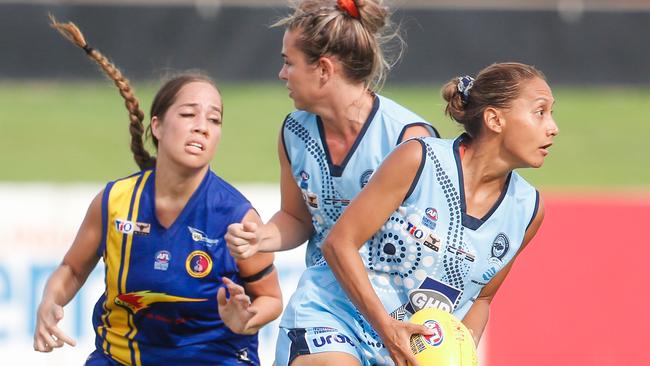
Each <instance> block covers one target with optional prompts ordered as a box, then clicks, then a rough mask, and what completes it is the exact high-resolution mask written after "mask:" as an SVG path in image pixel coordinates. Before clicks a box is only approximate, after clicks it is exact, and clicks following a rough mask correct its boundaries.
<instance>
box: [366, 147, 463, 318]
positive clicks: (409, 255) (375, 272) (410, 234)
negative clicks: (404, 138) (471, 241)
mask: <svg viewBox="0 0 650 366" xmlns="http://www.w3.org/2000/svg"><path fill="white" fill-rule="evenodd" d="M426 146H427V148H426V149H427V150H426V156H427V160H428V164H429V165H430V166H429V168H427V169H425V170H424V172H433V177H431V178H429V177H426V176H424V175H423V176H421V178H420V179H435V180H436V182H437V184H438V186H439V187H440V188H441V190H442V192H443V194H444V201H446V203H447V209H446V210H443V211H447V212H448V215H449V224H448V227H447V228H446V229H444V228H442V227H440V229H443V230H444V231H443V232H441V233H440V235H439V236H440V238H439V239H440V243H439V245H440V249H439V250H438V251H433V250H430V249H428V248H427V247H426V245H425V243H426V241H427V240H429V238H430V235H433V236H436V238H438V237H437V235H438V234H437V233H438V232H437V231H435V230H431V229H429V228H427V227H426V226H425V225H423V224H422V221H421V220H422V217H423V216H425V207H427V205H426V204H425V203H418V204H419V205H420V206H422V207H418V206H415V205H413V204H405V205H404V206H402V207H400V208H399V209H398V210H396V211H395V212H394V213H393V214H392V215H391V216H390V218H389V219H388V220H387V221H386V223H385V224H384V225H383V226H382V228H381V230H380V231H379V232H378V233H377V234H375V236H374V237H373V238H372V239H371V240H370V241H369V242H368V243H366V245H364V246H363V247H362V248H361V250H360V254H361V255H362V258H363V259H364V264H365V265H366V268H367V269H368V272H369V278H370V281H371V282H372V284H373V287H374V289H375V291H376V292H377V294H378V295H379V296H380V297H382V296H398V297H399V298H401V299H403V300H404V301H407V302H408V293H409V292H411V291H413V290H415V289H417V288H418V286H419V285H420V284H421V283H422V282H423V281H424V280H425V279H426V278H427V277H431V278H437V279H439V280H440V281H442V282H444V283H446V284H447V285H449V286H452V287H454V288H456V289H458V290H460V291H462V290H463V289H464V288H465V281H466V280H467V278H468V277H467V276H468V275H469V272H470V270H471V264H470V263H468V262H467V261H464V260H463V257H462V256H457V255H455V254H454V253H455V251H453V250H452V251H449V250H447V248H449V247H452V248H456V249H462V250H464V251H469V249H468V245H467V243H465V241H464V239H465V238H464V230H465V229H464V227H463V225H462V217H461V202H460V194H459V193H458V189H457V188H456V187H455V186H454V184H453V183H452V180H451V178H450V177H449V176H448V175H447V173H446V172H445V170H444V169H443V167H442V164H441V163H440V161H439V159H438V157H437V156H436V155H435V153H434V151H433V150H432V148H431V147H430V146H429V145H426ZM424 174H426V173H424ZM438 202H440V201H438ZM443 233H444V234H443ZM443 235H444V236H443ZM460 299H461V297H459V298H458V299H456V303H455V304H454V306H457V305H458V303H459V301H460ZM405 305H406V304H404V305H403V306H402V307H401V308H398V309H395V311H394V312H393V313H394V314H392V316H393V317H395V318H396V319H399V318H403V317H404V315H405V311H406V310H405V309H404V307H405Z"/></svg>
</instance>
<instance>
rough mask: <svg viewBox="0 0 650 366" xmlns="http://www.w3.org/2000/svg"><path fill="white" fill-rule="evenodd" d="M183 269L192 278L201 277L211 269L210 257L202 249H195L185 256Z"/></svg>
mask: <svg viewBox="0 0 650 366" xmlns="http://www.w3.org/2000/svg"><path fill="white" fill-rule="evenodd" d="M185 269H186V270H187V273H189V274H190V276H192V277H194V278H203V277H205V276H207V275H209V274H210V271H212V258H210V256H209V255H208V253H206V252H204V251H202V250H195V251H193V252H192V253H190V255H188V256H187V260H186V261H185Z"/></svg>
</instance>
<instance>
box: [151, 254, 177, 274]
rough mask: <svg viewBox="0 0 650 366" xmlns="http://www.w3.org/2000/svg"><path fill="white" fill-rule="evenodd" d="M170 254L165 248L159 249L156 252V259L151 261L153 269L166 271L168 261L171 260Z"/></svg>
mask: <svg viewBox="0 0 650 366" xmlns="http://www.w3.org/2000/svg"><path fill="white" fill-rule="evenodd" d="M171 259H172V255H171V253H169V251H167V250H161V251H159V252H157V253H156V260H155V262H154V263H153V269H157V270H159V271H166V270H167V268H169V261H171Z"/></svg>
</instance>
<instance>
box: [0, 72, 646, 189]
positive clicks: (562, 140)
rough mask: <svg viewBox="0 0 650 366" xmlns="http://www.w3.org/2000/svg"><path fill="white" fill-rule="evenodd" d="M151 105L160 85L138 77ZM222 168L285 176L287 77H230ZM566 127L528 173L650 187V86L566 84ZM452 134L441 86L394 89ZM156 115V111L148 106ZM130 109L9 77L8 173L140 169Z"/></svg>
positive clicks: (271, 178)
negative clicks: (239, 80) (262, 80)
mask: <svg viewBox="0 0 650 366" xmlns="http://www.w3.org/2000/svg"><path fill="white" fill-rule="evenodd" d="M135 88H136V95H137V96H138V97H139V98H140V101H141V103H142V106H144V108H143V109H144V110H145V112H148V107H149V104H150V102H151V100H152V98H153V92H154V91H155V88H156V86H155V85H152V84H147V83H135ZM221 91H222V93H223V96H224V105H225V107H224V109H225V114H224V127H223V139H222V143H221V146H220V147H219V150H218V151H217V156H216V158H215V160H214V162H213V168H214V169H215V171H216V172H217V173H218V174H219V175H221V176H222V177H224V178H225V179H227V180H229V181H233V182H272V183H273V182H277V181H278V176H279V174H278V163H277V146H276V143H277V136H278V131H279V128H280V125H281V123H282V120H283V119H284V116H285V115H286V114H287V113H288V112H290V111H291V110H292V103H291V101H290V100H289V99H288V97H287V93H286V90H285V89H284V87H283V85H282V83H280V82H278V83H274V84H236V85H235V84H225V85H221ZM554 93H555V98H556V100H557V102H556V107H555V119H556V121H557V122H558V124H559V126H560V135H559V136H558V138H557V139H556V144H555V145H554V146H553V148H552V150H551V154H550V156H549V157H548V158H547V160H546V163H545V166H544V167H543V168H542V169H538V170H530V169H529V170H524V171H522V173H523V174H524V175H525V176H526V177H527V178H528V179H529V180H530V181H531V182H533V183H534V184H536V185H539V186H541V187H544V188H551V189H555V188H558V189H571V190H583V189H587V190H591V189H593V190H600V189H611V190H637V189H642V190H650V141H649V139H648V137H649V136H650V117H648V116H647V112H646V111H645V109H644V108H643V106H645V105H647V104H648V101H650V88H645V89H643V88H577V87H571V88H569V87H557V88H555V90H554ZM382 94H384V95H386V96H388V97H391V98H393V99H395V100H396V101H398V102H400V103H402V104H404V105H405V106H407V107H409V108H411V109H412V110H413V111H415V112H417V113H419V114H420V115H422V116H423V117H425V118H426V119H428V120H429V121H431V122H433V124H434V125H435V126H436V128H438V130H439V131H441V133H442V135H443V137H453V136H456V135H458V134H459V133H460V129H459V127H458V126H457V125H456V124H455V123H453V122H452V121H451V120H449V119H447V118H445V117H444V116H443V114H442V110H443V103H442V99H441V97H440V96H439V92H438V86H431V87H428V86H397V87H388V88H386V90H384V91H383V93H382ZM147 114H148V113H147ZM127 124H128V122H127V116H126V109H125V108H124V106H123V104H122V100H121V98H120V97H119V95H118V94H117V91H116V89H115V88H114V87H113V86H112V85H111V84H110V83H109V82H108V81H105V82H92V83H55V82H48V83H15V82H3V83H2V84H0V167H1V169H0V181H9V182H24V181H51V182H78V181H91V182H104V181H107V180H110V179H115V178H117V177H120V176H125V175H128V174H130V173H131V172H133V171H135V170H136V165H135V163H133V160H132V158H131V155H130V152H129V147H128V146H129V145H128V144H129V135H128V129H127Z"/></svg>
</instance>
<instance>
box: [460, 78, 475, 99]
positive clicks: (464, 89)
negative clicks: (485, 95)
mask: <svg viewBox="0 0 650 366" xmlns="http://www.w3.org/2000/svg"><path fill="white" fill-rule="evenodd" d="M473 86H474V78H473V77H471V76H469V75H465V76H463V77H460V78H458V92H459V93H460V99H461V100H462V101H463V104H467V103H468V102H469V91H470V89H472V87H473Z"/></svg>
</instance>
